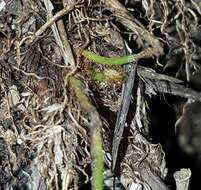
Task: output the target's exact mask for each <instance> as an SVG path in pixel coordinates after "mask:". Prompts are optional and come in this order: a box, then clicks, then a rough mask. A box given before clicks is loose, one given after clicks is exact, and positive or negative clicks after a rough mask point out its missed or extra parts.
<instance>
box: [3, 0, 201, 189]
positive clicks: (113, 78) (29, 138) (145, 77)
mask: <svg viewBox="0 0 201 190" xmlns="http://www.w3.org/2000/svg"><path fill="white" fill-rule="evenodd" d="M1 2H2V3H0V6H1V7H0V41H1V43H0V95H1V98H0V150H1V151H0V152H1V154H0V164H1V166H0V173H1V174H2V175H0V186H1V187H2V188H3V189H14V188H18V189H23V188H25V189H32V190H35V189H41V190H42V189H62V190H67V189H75V190H76V189H85V188H86V189H90V188H91V187H89V186H90V184H92V188H93V189H103V188H104V187H103V186H104V185H106V183H104V182H103V175H102V173H103V171H104V169H105V168H104V167H107V170H110V173H112V172H111V168H112V162H113V169H114V166H117V167H116V169H117V170H115V174H113V175H114V176H115V177H116V176H121V182H122V183H123V184H124V186H125V187H126V188H128V189H129V188H131V187H132V188H137V187H139V188H144V189H157V188H161V189H166V188H167V186H174V184H167V185H165V184H164V182H163V180H164V179H165V176H166V166H165V161H164V152H163V150H162V149H161V146H160V145H158V144H153V143H150V142H149V140H150V139H149V132H150V131H149V122H148V119H147V116H146V110H147V107H148V106H147V105H146V104H147V102H146V96H145V95H144V93H145V94H147V95H148V96H149V97H151V96H153V95H156V94H158V92H160V93H163V94H164V93H168V94H171V95H174V96H180V97H183V98H186V99H189V100H190V101H200V93H199V92H197V91H196V90H200V84H201V83H200V73H201V71H200V64H199V63H200V59H201V58H200V39H201V38H200V35H199V33H200V32H199V31H200V29H199V23H200V18H201V17H200V14H201V7H200V2H199V1H196V0H190V1H187V0H178V1H174V0H159V1H156V0H151V1H148V0H143V1H129V0H126V1H121V3H120V1H118V0H107V1H106V0H100V1H99V0H98V1H92V0H82V1H76V0H73V1H68V0H63V1H59V0H56V1H51V0H43V1H42V0H36V1H31V0H21V1H19V0H11V1H6V0H4V1H1ZM44 5H45V6H44ZM53 7H54V9H53ZM125 44H128V46H126V45H125ZM125 47H130V48H131V49H132V50H130V52H134V53H133V54H131V55H129V54H128V53H127V49H129V48H127V49H126V48H125ZM131 62H134V64H133V65H130V64H131ZM122 64H126V65H125V66H122ZM137 64H140V65H143V66H139V65H137ZM150 67H151V68H150ZM126 68H127V69H126ZM129 68H133V69H129ZM155 70H156V71H155ZM135 71H136V74H135ZM158 72H163V73H160V74H159V73H158ZM134 77H135V83H134V88H133V91H132V87H133V81H134ZM183 81H185V82H187V84H188V86H187V85H185V83H184V82H183ZM128 84H129V85H128ZM122 85H123V89H122ZM125 86H129V88H124V87H125ZM192 88H194V89H192ZM136 89H138V90H137V92H136ZM139 89H140V90H139ZM131 92H132V93H131ZM125 94H127V95H125ZM128 94H129V95H128ZM135 102H136V104H135ZM130 103H131V104H130ZM121 105H124V106H121ZM198 105H199V104H198ZM198 105H197V104H196V106H198ZM146 106H147V107H146ZM122 107H124V108H122ZM121 108H122V109H121ZM193 108H194V107H192V109H193ZM129 109H130V110H131V111H129ZM118 110H120V111H119V114H118V116H117V111H118ZM122 110H123V111H122ZM127 113H128V114H127ZM183 115H184V116H185V114H184V113H183ZM116 118H117V119H116ZM119 118H120V119H119ZM122 118H123V119H122ZM133 118H134V119H133ZM131 120H133V123H134V124H133V123H132V124H131V123H130V121H131ZM134 120H135V121H134ZM180 121H183V119H182V120H180ZM115 123H116V126H122V128H121V130H119V129H118V127H116V129H115V128H114V126H115ZM182 123H183V122H182ZM125 125H127V126H128V127H126V130H124V126H125ZM136 126H137V127H136ZM131 128H132V130H130V129H131ZM122 129H123V130H122ZM196 129H197V128H196ZM88 131H89V133H88ZM119 131H120V133H118V132H119ZM123 132H125V134H123V135H122V133H123ZM196 134H197V133H196ZM116 137H118V140H117V138H116ZM145 137H146V138H145ZM112 141H113V143H112ZM123 141H128V142H127V143H122V142H123ZM102 143H103V144H102ZM122 144H123V145H125V147H123V149H120V150H121V151H118V148H119V145H122ZM196 147H198V146H196ZM122 150H123V151H122ZM195 150H196V151H199V150H197V149H195ZM121 153H122V154H123V155H121ZM111 154H112V155H113V156H111ZM199 154H200V153H199ZM103 156H104V159H103ZM121 157H122V158H121ZM139 158H140V159H139ZM116 159H117V160H118V162H117V164H115V162H116ZM103 162H104V163H105V164H103ZM90 166H92V167H91V168H92V174H91V173H90V171H91V170H90V171H89V169H88V168H90ZM118 169H120V170H118ZM108 173H109V172H108ZM91 176H92V177H93V179H92V180H90V179H91ZM105 178H107V176H105ZM161 179H162V180H161ZM106 180H107V179H106Z"/></svg>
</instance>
